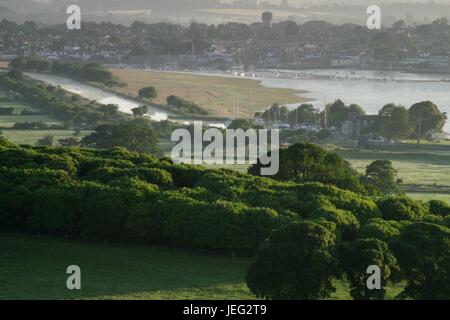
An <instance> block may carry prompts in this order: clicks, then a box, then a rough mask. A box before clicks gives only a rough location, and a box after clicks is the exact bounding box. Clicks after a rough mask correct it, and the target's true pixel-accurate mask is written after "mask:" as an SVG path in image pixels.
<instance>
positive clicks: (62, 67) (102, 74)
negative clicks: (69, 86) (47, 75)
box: [10, 57, 114, 85]
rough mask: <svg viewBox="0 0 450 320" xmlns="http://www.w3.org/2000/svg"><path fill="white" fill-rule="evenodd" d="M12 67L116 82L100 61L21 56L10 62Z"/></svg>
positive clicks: (90, 79)
mask: <svg viewBox="0 0 450 320" xmlns="http://www.w3.org/2000/svg"><path fill="white" fill-rule="evenodd" d="M10 67H11V68H13V69H18V70H24V71H28V70H32V71H48V72H53V73H56V74H62V75H67V76H71V77H77V78H80V79H83V80H86V81H92V82H100V83H103V84H106V85H110V84H112V83H114V81H113V76H112V73H111V72H110V71H108V70H107V69H106V68H105V67H103V66H102V65H101V64H99V63H86V64H79V63H70V62H61V61H55V62H53V63H51V62H49V61H47V60H44V59H41V58H37V57H19V58H16V59H14V60H13V61H11V62H10Z"/></svg>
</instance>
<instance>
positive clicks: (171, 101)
mask: <svg viewBox="0 0 450 320" xmlns="http://www.w3.org/2000/svg"><path fill="white" fill-rule="evenodd" d="M167 104H168V105H169V106H173V107H175V108H176V109H177V110H178V111H180V112H182V113H185V114H199V115H208V112H207V111H206V110H204V109H203V108H202V107H200V106H198V105H196V104H195V103H193V102H192V101H187V100H184V99H183V98H180V97H177V96H173V95H172V96H168V97H167Z"/></svg>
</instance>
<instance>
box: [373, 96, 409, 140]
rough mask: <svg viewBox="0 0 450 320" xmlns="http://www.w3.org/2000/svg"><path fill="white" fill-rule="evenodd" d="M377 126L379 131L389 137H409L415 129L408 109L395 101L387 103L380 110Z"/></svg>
mask: <svg viewBox="0 0 450 320" xmlns="http://www.w3.org/2000/svg"><path fill="white" fill-rule="evenodd" d="M378 115H379V116H380V117H379V119H378V121H377V122H378V123H377V127H378V130H379V133H380V134H381V135H382V136H384V137H386V138H389V139H401V138H409V137H410V136H411V134H412V132H413V130H414V126H413V124H412V122H411V119H410V114H409V111H408V109H406V108H405V107H404V106H401V105H395V104H393V103H390V104H387V105H385V106H384V107H383V108H382V109H381V110H380V112H379V113H378Z"/></svg>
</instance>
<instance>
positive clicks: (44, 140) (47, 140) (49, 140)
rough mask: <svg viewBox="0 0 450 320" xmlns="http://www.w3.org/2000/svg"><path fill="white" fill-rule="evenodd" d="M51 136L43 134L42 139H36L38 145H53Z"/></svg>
mask: <svg viewBox="0 0 450 320" xmlns="http://www.w3.org/2000/svg"><path fill="white" fill-rule="evenodd" d="M53 140H54V138H53V136H45V137H43V138H42V139H39V140H38V142H37V143H38V145H40V146H52V145H53Z"/></svg>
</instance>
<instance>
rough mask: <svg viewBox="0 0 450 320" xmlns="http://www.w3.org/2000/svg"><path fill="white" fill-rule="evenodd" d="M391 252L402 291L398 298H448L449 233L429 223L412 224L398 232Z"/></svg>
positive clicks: (449, 274)
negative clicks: (399, 271)
mask: <svg viewBox="0 0 450 320" xmlns="http://www.w3.org/2000/svg"><path fill="white" fill-rule="evenodd" d="M391 246H392V249H393V251H394V253H395V256H396V257H397V260H398V262H399V264H400V268H401V271H402V274H403V277H404V279H405V280H406V283H407V284H406V288H405V289H404V291H403V292H402V293H401V294H400V298H412V299H433V300H434V299H442V300H447V299H448V298H449V297H450V267H449V266H450V229H449V228H447V227H445V226H440V225H437V224H432V223H423V222H420V223H413V224H410V225H408V226H406V227H404V228H403V229H402V232H401V234H400V238H399V240H397V241H395V242H393V243H392V245H391Z"/></svg>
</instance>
